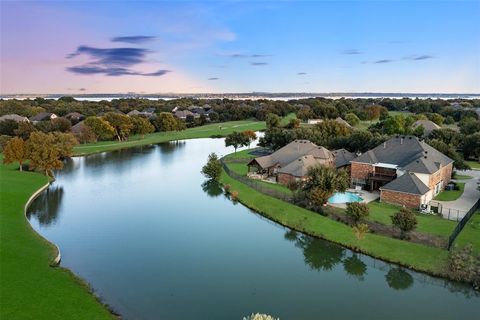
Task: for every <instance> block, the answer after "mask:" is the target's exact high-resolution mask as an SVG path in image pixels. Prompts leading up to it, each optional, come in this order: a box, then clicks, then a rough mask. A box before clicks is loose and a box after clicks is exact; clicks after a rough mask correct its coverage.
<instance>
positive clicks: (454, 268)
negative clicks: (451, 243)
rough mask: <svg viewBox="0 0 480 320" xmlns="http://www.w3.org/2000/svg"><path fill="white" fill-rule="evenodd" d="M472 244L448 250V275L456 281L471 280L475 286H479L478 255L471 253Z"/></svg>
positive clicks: (479, 263)
mask: <svg viewBox="0 0 480 320" xmlns="http://www.w3.org/2000/svg"><path fill="white" fill-rule="evenodd" d="M472 249H473V247H472V245H471V244H468V245H466V246H465V247H463V248H462V249H456V250H452V251H450V255H449V257H448V269H449V271H450V275H451V276H452V277H453V278H454V279H455V280H458V281H466V282H471V283H472V284H473V286H474V287H475V288H479V287H480V255H477V256H476V257H475V256H474V255H473V253H472Z"/></svg>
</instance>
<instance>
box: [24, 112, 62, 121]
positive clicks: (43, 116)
mask: <svg viewBox="0 0 480 320" xmlns="http://www.w3.org/2000/svg"><path fill="white" fill-rule="evenodd" d="M52 115H54V116H55V117H56V115H55V114H54V113H51V112H40V113H39V114H37V115H35V116H33V117H31V118H30V121H44V120H50V118H51V117H52Z"/></svg>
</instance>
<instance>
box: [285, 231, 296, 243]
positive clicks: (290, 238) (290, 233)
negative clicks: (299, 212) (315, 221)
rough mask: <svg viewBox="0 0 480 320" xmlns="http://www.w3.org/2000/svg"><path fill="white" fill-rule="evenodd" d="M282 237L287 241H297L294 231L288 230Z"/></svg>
mask: <svg viewBox="0 0 480 320" xmlns="http://www.w3.org/2000/svg"><path fill="white" fill-rule="evenodd" d="M283 237H284V238H285V239H287V240H288V241H297V237H298V234H297V232H296V231H295V230H291V229H289V230H287V232H285V234H284V235H283Z"/></svg>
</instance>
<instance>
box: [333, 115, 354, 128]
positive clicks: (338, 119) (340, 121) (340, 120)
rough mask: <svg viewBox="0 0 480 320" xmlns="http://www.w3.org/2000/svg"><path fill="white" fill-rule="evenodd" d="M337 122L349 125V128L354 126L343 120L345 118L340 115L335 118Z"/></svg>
mask: <svg viewBox="0 0 480 320" xmlns="http://www.w3.org/2000/svg"><path fill="white" fill-rule="evenodd" d="M335 122H337V123H340V124H343V125H344V126H345V127H348V128H351V127H352V126H351V125H350V124H349V123H348V122H347V121H345V120H343V119H342V118H340V117H337V118H336V119H335Z"/></svg>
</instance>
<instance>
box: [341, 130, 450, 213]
mask: <svg viewBox="0 0 480 320" xmlns="http://www.w3.org/2000/svg"><path fill="white" fill-rule="evenodd" d="M350 163H351V175H350V177H351V183H352V186H354V187H361V188H364V189H367V190H372V191H373V190H380V201H382V202H387V203H393V204H399V205H404V206H407V207H412V208H419V207H420V206H421V205H424V204H428V202H430V200H432V199H433V197H434V196H435V195H437V194H438V193H439V192H440V191H442V190H443V188H444V187H445V185H446V184H448V182H449V181H450V178H451V175H452V169H453V160H452V159H450V158H449V157H447V156H446V155H444V154H443V153H441V152H439V151H437V150H436V149H434V148H432V147H431V146H429V145H428V144H426V143H425V142H423V141H420V140H419V139H418V138H417V137H414V136H396V137H394V138H391V139H389V140H387V141H386V142H384V143H383V144H381V145H379V146H377V147H376V148H374V149H372V150H369V151H367V152H365V153H363V154H362V155H360V156H358V157H357V158H355V159H353V160H351V161H350Z"/></svg>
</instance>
